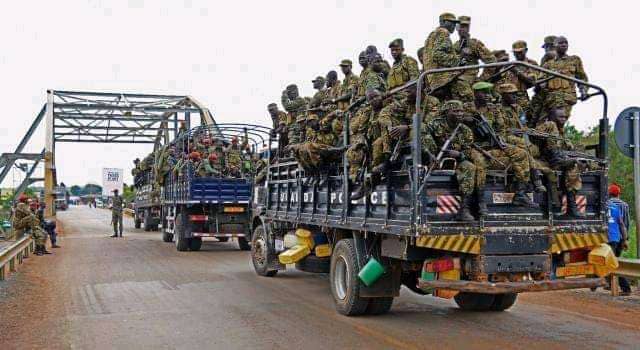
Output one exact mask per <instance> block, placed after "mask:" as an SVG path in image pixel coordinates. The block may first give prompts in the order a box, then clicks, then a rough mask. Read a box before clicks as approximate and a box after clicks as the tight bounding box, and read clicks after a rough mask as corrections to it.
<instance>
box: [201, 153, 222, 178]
mask: <svg viewBox="0 0 640 350" xmlns="http://www.w3.org/2000/svg"><path fill="white" fill-rule="evenodd" d="M221 175H222V168H221V167H220V162H218V155H217V154H215V153H211V154H210V155H209V156H208V157H206V158H204V159H203V160H202V161H200V163H199V164H198V167H197V168H196V176H199V177H220V176H221Z"/></svg>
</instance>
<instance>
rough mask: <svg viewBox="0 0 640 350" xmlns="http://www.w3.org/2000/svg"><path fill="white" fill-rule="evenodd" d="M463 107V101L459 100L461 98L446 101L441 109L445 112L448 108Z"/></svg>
mask: <svg viewBox="0 0 640 350" xmlns="http://www.w3.org/2000/svg"><path fill="white" fill-rule="evenodd" d="M462 107H463V104H462V102H461V101H459V100H449V101H446V102H445V103H443V104H442V107H441V109H442V111H443V112H446V111H448V110H452V109H455V108H459V109H462Z"/></svg>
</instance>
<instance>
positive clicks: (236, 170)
mask: <svg viewBox="0 0 640 350" xmlns="http://www.w3.org/2000/svg"><path fill="white" fill-rule="evenodd" d="M243 130H244V139H243V140H242V144H240V141H239V140H238V136H233V138H231V144H230V145H229V146H227V147H226V148H225V149H224V153H225V155H226V158H227V159H226V162H225V164H226V167H227V173H228V174H229V175H231V176H232V177H237V178H240V177H242V171H241V168H242V163H243V154H242V150H244V149H246V148H247V145H248V144H249V135H248V132H247V128H246V127H245V128H243Z"/></svg>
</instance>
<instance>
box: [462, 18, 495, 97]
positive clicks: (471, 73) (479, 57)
mask: <svg viewBox="0 0 640 350" xmlns="http://www.w3.org/2000/svg"><path fill="white" fill-rule="evenodd" d="M460 18H461V23H462V16H460ZM463 44H464V45H465V47H468V48H469V50H470V51H471V54H469V55H465V56H464V57H465V59H466V60H467V65H468V66H475V65H477V64H479V63H480V61H482V62H483V63H494V62H495V61H496V58H495V56H493V53H491V51H490V50H489V49H487V47H486V46H485V45H484V43H483V42H482V41H480V40H478V39H476V38H468V39H461V40H458V41H456V42H455V43H454V44H453V49H454V51H455V52H456V54H458V56H460V57H462V56H463V55H462V48H463V46H462V45H463ZM479 71H480V70H479V69H472V70H468V71H465V72H464V73H463V74H462V76H461V77H460V78H461V79H463V80H465V81H467V82H469V83H471V84H473V83H474V82H476V81H477V80H478V73H479Z"/></svg>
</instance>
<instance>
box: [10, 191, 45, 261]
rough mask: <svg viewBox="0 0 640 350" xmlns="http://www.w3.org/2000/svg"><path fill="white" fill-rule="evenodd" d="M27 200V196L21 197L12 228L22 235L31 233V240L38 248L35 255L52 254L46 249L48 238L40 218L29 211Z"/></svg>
mask: <svg viewBox="0 0 640 350" xmlns="http://www.w3.org/2000/svg"><path fill="white" fill-rule="evenodd" d="M27 199H28V197H27V196H25V195H20V197H19V199H18V200H19V203H18V205H17V206H16V210H15V212H14V214H13V220H12V223H11V227H12V228H13V229H14V230H16V231H18V232H20V233H22V234H24V233H27V232H30V234H31V238H33V240H34V241H35V246H36V247H35V251H34V253H35V254H36V255H43V254H51V253H49V252H48V251H47V249H46V247H45V243H46V239H47V236H46V235H45V233H44V231H43V230H42V227H41V226H40V222H39V220H38V218H37V217H36V215H35V214H34V213H33V212H32V211H31V209H29V205H28V204H27Z"/></svg>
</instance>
